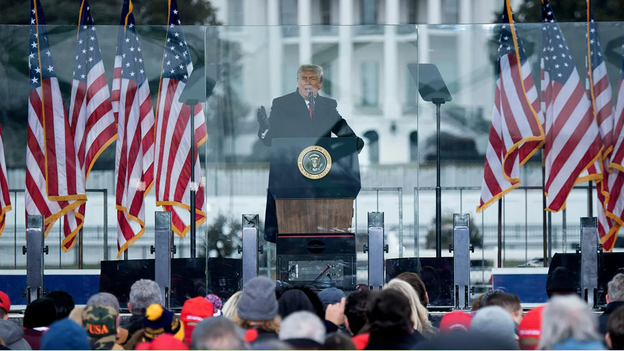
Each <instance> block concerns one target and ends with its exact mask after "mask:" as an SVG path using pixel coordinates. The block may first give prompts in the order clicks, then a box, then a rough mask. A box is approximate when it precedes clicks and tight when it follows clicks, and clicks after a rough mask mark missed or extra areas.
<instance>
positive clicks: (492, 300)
mask: <svg viewBox="0 0 624 351" xmlns="http://www.w3.org/2000/svg"><path fill="white" fill-rule="evenodd" d="M486 306H500V307H502V308H504V309H506V310H507V311H509V312H515V311H517V310H519V309H521V308H522V306H521V305H520V298H519V297H518V296H516V295H514V294H509V293H504V292H501V293H497V294H494V295H492V296H490V297H488V298H487V299H486V300H485V302H484V303H483V307H486Z"/></svg>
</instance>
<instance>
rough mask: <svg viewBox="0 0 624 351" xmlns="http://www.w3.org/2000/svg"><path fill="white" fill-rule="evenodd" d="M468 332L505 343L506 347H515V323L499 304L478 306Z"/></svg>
mask: <svg viewBox="0 0 624 351" xmlns="http://www.w3.org/2000/svg"><path fill="white" fill-rule="evenodd" d="M469 333H470V334H471V335H473V336H475V337H481V338H484V339H490V340H495V341H496V342H499V343H501V345H507V347H504V348H506V349H513V348H517V343H516V325H515V323H514V321H513V319H512V318H511V315H510V314H509V312H507V311H506V310H505V309H504V308H502V307H500V306H487V307H482V308H480V309H479V311H478V312H477V313H476V314H475V316H474V318H473V319H472V322H471V323H470V330H469Z"/></svg>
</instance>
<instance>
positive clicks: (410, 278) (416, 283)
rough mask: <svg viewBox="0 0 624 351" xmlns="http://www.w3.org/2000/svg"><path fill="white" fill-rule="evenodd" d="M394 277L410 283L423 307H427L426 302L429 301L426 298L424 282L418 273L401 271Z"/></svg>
mask: <svg viewBox="0 0 624 351" xmlns="http://www.w3.org/2000/svg"><path fill="white" fill-rule="evenodd" d="M395 278H396V279H400V280H402V281H404V282H407V283H408V284H409V285H411V286H412V288H413V289H414V290H415V291H416V293H417V294H418V298H419V299H420V303H421V304H422V305H423V306H424V307H427V304H428V303H429V301H428V298H427V287H426V286H425V283H424V282H423V281H422V279H420V277H419V276H418V274H416V273H414V272H403V273H401V274H399V275H397V276H396V277H395Z"/></svg>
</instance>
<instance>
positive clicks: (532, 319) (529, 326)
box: [518, 305, 546, 350]
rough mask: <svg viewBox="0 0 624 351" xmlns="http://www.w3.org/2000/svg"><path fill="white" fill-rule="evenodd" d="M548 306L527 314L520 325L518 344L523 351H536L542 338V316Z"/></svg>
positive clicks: (537, 308)
mask: <svg viewBox="0 0 624 351" xmlns="http://www.w3.org/2000/svg"><path fill="white" fill-rule="evenodd" d="M545 307H546V306H545V305H544V306H539V307H535V308H534V309H532V310H530V311H529V312H527V314H526V315H524V317H523V318H522V321H521V322H520V324H519V325H518V344H519V345H520V348H521V349H522V350H536V349H537V345H539V341H540V338H541V336H542V314H543V312H544V308H545Z"/></svg>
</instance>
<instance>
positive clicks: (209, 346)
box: [191, 316, 247, 350]
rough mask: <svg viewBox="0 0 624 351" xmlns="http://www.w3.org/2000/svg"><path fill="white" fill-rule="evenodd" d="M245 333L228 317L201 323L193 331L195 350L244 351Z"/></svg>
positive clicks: (192, 346)
mask: <svg viewBox="0 0 624 351" xmlns="http://www.w3.org/2000/svg"><path fill="white" fill-rule="evenodd" d="M246 347H247V345H246V344H245V331H244V330H243V329H241V328H240V327H239V326H237V325H236V324H235V323H234V322H232V321H231V320H229V319H227V318H226V317H223V316H220V317H213V318H207V319H204V320H203V321H201V322H200V323H199V324H197V326H196V327H195V330H193V336H192V338H191V349H193V350H243V349H245V348H246Z"/></svg>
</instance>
